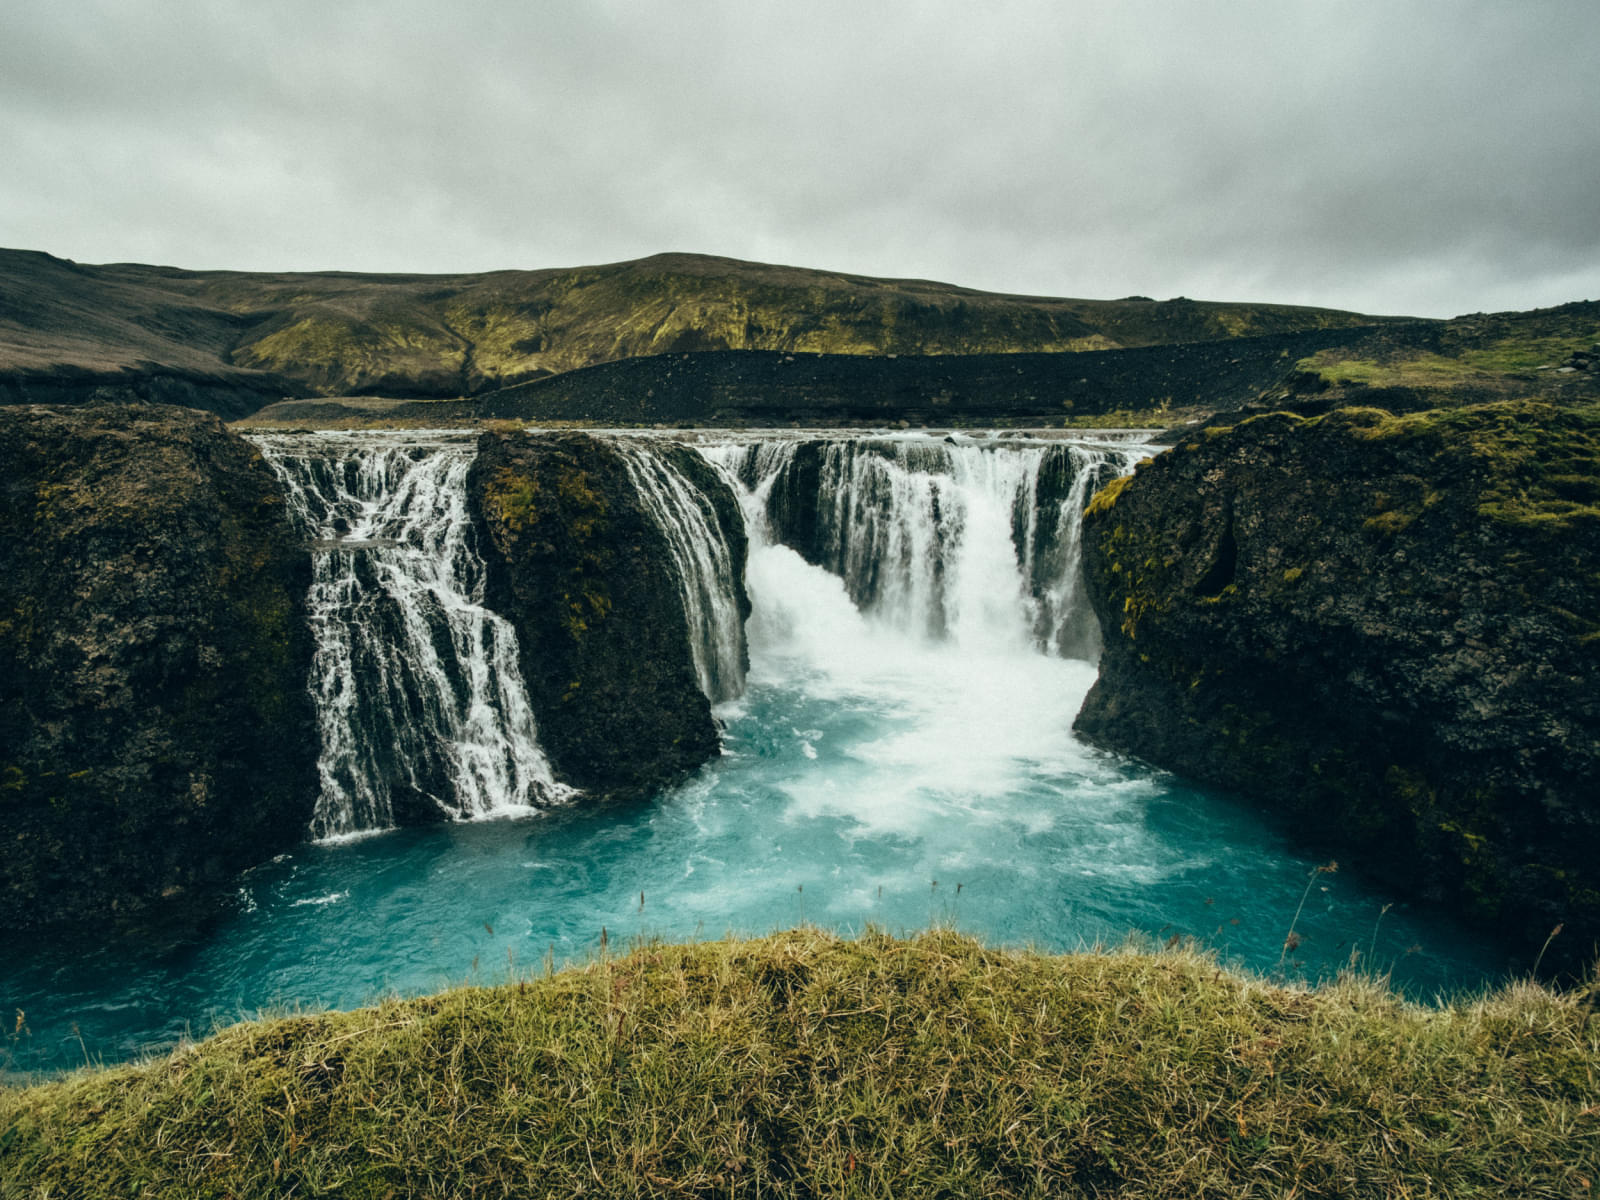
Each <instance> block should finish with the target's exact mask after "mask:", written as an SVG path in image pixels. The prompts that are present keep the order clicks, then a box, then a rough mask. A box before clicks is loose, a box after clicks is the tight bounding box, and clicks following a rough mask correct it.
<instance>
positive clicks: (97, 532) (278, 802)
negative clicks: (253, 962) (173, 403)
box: [0, 404, 317, 930]
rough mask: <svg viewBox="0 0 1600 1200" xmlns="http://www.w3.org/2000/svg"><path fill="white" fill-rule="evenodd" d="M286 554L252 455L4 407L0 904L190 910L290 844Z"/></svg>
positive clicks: (126, 420)
mask: <svg viewBox="0 0 1600 1200" xmlns="http://www.w3.org/2000/svg"><path fill="white" fill-rule="evenodd" d="M308 580H309V563H308V560H307V556H306V553H305V550H304V548H303V547H302V546H300V545H299V544H298V542H297V539H296V538H295V536H294V535H293V533H292V532H291V530H290V527H289V524H288V520H287V518H286V516H285V512H284V504H283V499H282V497H281V495H280V494H279V491H278V488H277V485H276V482H275V480H274V478H273V475H272V473H271V471H270V470H269V468H268V467H267V465H266V464H265V463H264V462H263V461H262V459H261V456H260V454H259V453H258V452H257V451H256V450H255V448H254V447H252V446H251V445H250V444H249V443H247V442H246V441H244V440H243V439H242V438H240V437H237V436H236V435H234V434H232V433H229V432H228V431H227V430H225V429H224V428H223V426H222V423H221V422H220V421H219V420H218V419H217V418H216V417H214V416H208V415H207V414H204V413H200V412H196V411H193V410H190V409H183V408H171V407H163V406H155V405H149V406H147V405H123V404H117V405H95V406H87V407H77V408H69V409H59V410H56V409H51V408H46V407H41V406H11V407H0V837H3V844H4V852H3V853H0V912H3V914H4V916H3V922H4V924H5V926H6V927H7V929H8V930H15V929H19V928H26V927H30V926H42V925H47V924H54V923H58V922H68V923H71V922H79V921H90V920H101V919H104V918H106V917H108V916H110V917H113V918H115V919H122V918H129V919H132V920H136V921H144V920H146V919H152V920H155V919H165V918H166V917H169V916H171V917H175V918H180V919H185V920H186V919H190V918H193V917H196V916H198V915H200V914H202V913H204V912H205V911H207V910H208V909H209V907H210V905H211V903H212V902H214V901H215V900H216V898H217V897H218V896H220V895H222V894H224V893H225V892H227V891H231V890H232V888H233V880H234V876H235V875H236V873H237V872H238V871H239V870H240V869H242V868H244V867H246V866H248V865H251V864H253V863H256V862H259V861H261V860H262V859H264V858H266V857H269V856H270V855H271V854H273V853H274V852H275V851H277V850H279V849H281V848H284V847H286V846H289V845H292V844H293V843H295V842H296V841H298V840H300V838H301V837H302V836H303V835H304V832H305V828H306V822H307V820H308V819H309V817H310V813H311V806H312V802H313V799H314V797H315V794H316V770H315V764H316V754H317V735H316V727H315V724H314V722H313V718H312V712H311V703H310V697H309V695H308V693H307V691H306V686H305V681H306V672H307V670H308V667H309V663H310V657H311V640H310V635H309V632H308V630H307V629H306V625H305V619H304V612H303V604H304V595H305V590H306V585H307V582H308Z"/></svg>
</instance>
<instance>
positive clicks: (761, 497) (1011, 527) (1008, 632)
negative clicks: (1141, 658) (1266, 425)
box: [702, 435, 1151, 661]
mask: <svg viewBox="0 0 1600 1200" xmlns="http://www.w3.org/2000/svg"><path fill="white" fill-rule="evenodd" d="M1150 452H1151V448H1150V447H1149V446H1148V445H1147V444H1145V443H1144V442H1143V441H1140V440H1135V439H1130V438H1126V437H1121V438H1118V437H1106V438H1087V437H1086V438H1078V439H1072V440H1067V439H1052V440H1042V439H1005V438H987V439H982V440H979V439H973V438H959V439H957V438H954V437H949V438H945V439H943V440H938V439H935V438H932V437H929V436H927V435H908V436H901V437H876V438H860V437H855V438H839V437H833V438H815V437H813V438H810V439H806V438H803V437H801V438H773V439H763V440H757V441H743V440H731V439H730V440H728V441H724V442H719V443H716V444H708V445H705V446H703V447H702V453H704V454H705V455H706V456H707V457H708V458H709V459H710V460H711V461H712V462H713V463H715V464H716V465H717V466H718V467H720V468H721V469H722V470H723V472H724V473H725V474H726V475H728V476H729V477H731V478H732V479H734V480H736V481H737V482H738V483H739V484H740V485H741V488H742V490H743V499H744V503H745V505H746V510H747V513H748V514H749V515H750V518H751V522H750V523H751V528H752V530H753V531H756V532H758V533H760V534H762V535H764V536H765V538H766V539H767V540H770V541H773V542H778V543H782V544H784V545H788V546H791V547H792V548H794V549H796V550H798V551H799V552H800V553H801V554H802V555H803V556H805V557H806V558H808V559H809V560H811V561H812V562H814V563H816V564H817V565H819V566H822V567H824V568H826V569H827V570H829V571H831V572H833V573H834V574H836V575H838V576H839V577H840V578H841V579H843V580H844V583H845V587H846V589H847V591H848V592H849V594H850V597H851V599H852V600H854V601H855V603H856V604H857V606H858V607H860V608H861V609H862V610H863V611H864V612H867V613H869V614H871V615H873V616H874V617H876V618H877V619H879V620H881V621H884V622H886V623H887V624H889V625H891V626H893V627H895V628H899V629H902V630H905V631H908V632H916V633H920V634H922V635H924V636H928V637H933V638H944V639H949V640H953V641H955V642H958V643H961V644H965V645H970V646H974V647H984V648H990V649H1004V648H1007V647H1020V646H1030V645H1031V646H1032V647H1033V648H1035V649H1037V650H1040V651H1042V652H1044V653H1047V654H1051V655H1055V656H1062V657H1071V658H1082V659H1087V660H1090V661H1092V660H1094V659H1095V658H1097V657H1098V656H1099V648H1100V643H1099V628H1098V626H1097V625H1096V623H1095V620H1094V615H1093V613H1092V611H1091V610H1090V609H1089V606H1088V604H1087V602H1086V601H1085V598H1084V597H1083V594H1082V589H1083V584H1082V555H1081V549H1082V547H1081V544H1080V539H1081V522H1082V517H1083V508H1084V505H1085V504H1086V503H1087V501H1088V498H1089V496H1090V495H1092V494H1093V492H1094V491H1095V489H1096V488H1098V487H1099V486H1101V485H1102V484H1104V483H1106V482H1109V481H1110V480H1111V479H1113V478H1115V477H1116V476H1118V475H1122V474H1125V473H1127V472H1128V471H1130V470H1132V469H1133V465H1134V463H1135V462H1137V461H1138V460H1139V459H1140V458H1142V457H1144V456H1146V455H1147V454H1149V453H1150Z"/></svg>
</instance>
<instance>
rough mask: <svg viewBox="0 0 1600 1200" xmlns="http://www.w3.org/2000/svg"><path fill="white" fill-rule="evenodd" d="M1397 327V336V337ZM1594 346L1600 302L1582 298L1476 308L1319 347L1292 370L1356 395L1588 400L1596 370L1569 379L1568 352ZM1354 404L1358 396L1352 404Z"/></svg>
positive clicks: (1599, 340)
mask: <svg viewBox="0 0 1600 1200" xmlns="http://www.w3.org/2000/svg"><path fill="white" fill-rule="evenodd" d="M1402 332H1403V336H1402ZM1596 344H1600V302H1596V301H1583V302H1577V303H1573V304H1565V305H1561V306H1559V307H1556V308H1548V309H1535V310H1533V311H1530V312H1522V313H1494V314H1485V313H1477V314H1473V315H1471V316H1466V317H1457V318H1455V319H1454V320H1451V321H1446V322H1442V323H1438V324H1435V325H1427V326H1415V327H1405V328H1404V329H1403V331H1402V330H1401V329H1396V330H1395V331H1394V332H1393V334H1391V335H1389V336H1385V335H1383V334H1382V333H1380V334H1378V335H1375V336H1371V337H1367V338H1364V339H1361V340H1360V341H1357V342H1353V343H1352V344H1350V345H1348V346H1344V347H1337V348H1330V349H1326V350H1321V351H1318V352H1317V353H1316V354H1313V355H1310V356H1308V357H1306V358H1304V359H1302V360H1301V361H1300V362H1299V363H1298V364H1297V369H1298V370H1299V371H1301V372H1303V373H1305V374H1307V375H1309V376H1312V377H1314V379H1315V381H1316V385H1317V386H1324V387H1331V388H1333V389H1334V390H1335V391H1337V392H1340V393H1343V394H1345V395H1346V396H1348V397H1349V398H1350V399H1352V400H1354V399H1355V396H1354V395H1353V394H1352V393H1354V392H1357V391H1359V390H1360V389H1363V388H1377V389H1403V390H1407V391H1415V392H1422V393H1432V394H1435V395H1436V397H1437V398H1436V399H1435V401H1434V402H1435V403H1437V404H1448V403H1451V401H1450V399H1449V395H1450V393H1452V392H1454V393H1458V394H1471V395H1477V396H1479V397H1487V398H1492V397H1493V396H1495V395H1499V396H1527V395H1535V394H1541V393H1543V394H1555V395H1560V394H1564V393H1566V392H1576V393H1578V398H1579V399H1580V400H1581V399H1582V398H1584V396H1585V394H1587V396H1588V397H1589V398H1591V399H1592V398H1593V395H1594V392H1593V391H1592V390H1591V391H1589V392H1588V393H1585V391H1584V389H1586V388H1588V389H1593V388H1594V386H1595V382H1596V381H1595V379H1594V378H1591V377H1589V376H1590V375H1591V374H1596V373H1588V372H1585V373H1580V375H1579V377H1578V378H1567V377H1563V376H1562V375H1561V374H1560V368H1561V367H1562V365H1563V364H1564V363H1565V362H1566V361H1567V360H1568V359H1569V357H1570V356H1571V355H1573V354H1574V353H1577V352H1584V351H1588V350H1590V349H1591V347H1593V346H1594V345H1596ZM1357 402H1359V401H1357Z"/></svg>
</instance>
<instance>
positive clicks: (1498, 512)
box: [1077, 401, 1600, 970]
mask: <svg viewBox="0 0 1600 1200" xmlns="http://www.w3.org/2000/svg"><path fill="white" fill-rule="evenodd" d="M1084 536H1085V567H1086V575H1087V584H1088V588H1089V592H1090V596H1091V599H1092V602H1093V604H1094V607H1095V610H1096V612H1097V614H1098V616H1099V618H1100V623H1101V626H1102V628H1103V630H1104V631H1105V637H1106V645H1105V653H1104V657H1103V659H1102V661H1101V671H1100V678H1099V682H1098V683H1097V684H1096V685H1095V687H1094V689H1093V691H1092V692H1091V693H1090V695H1089V697H1088V699H1087V701H1086V702H1085V705H1084V708H1083V711H1082V713H1081V714H1080V715H1079V717H1078V721H1077V728H1078V729H1079V731H1080V732H1082V733H1083V734H1085V735H1087V736H1088V737H1089V738H1091V739H1092V740H1094V741H1097V742H1099V743H1102V744H1104V745H1107V746H1110V747H1114V748H1116V749H1118V750H1121V751H1124V752H1127V753H1130V754H1134V755H1138V756H1140V757H1143V758H1146V759H1148V760H1150V761H1152V762H1154V763H1156V764H1159V765H1161V766H1163V767H1167V768H1170V769H1172V770H1174V771H1177V772H1180V773H1182V774H1185V775H1188V776H1191V777H1194V778H1196V779H1199V780H1203V781H1206V782H1209V783H1213V784H1217V785H1221V786H1224V787H1227V788H1232V789H1237V790H1239V791H1242V792H1245V793H1248V794H1249V795H1252V796H1255V797H1258V798H1259V799H1260V800H1261V801H1262V802H1263V803H1264V804H1266V805H1267V806H1269V807H1270V808H1271V809H1273V810H1274V811H1276V812H1277V813H1279V814H1281V815H1282V816H1283V817H1284V818H1285V819H1286V820H1287V821H1288V822H1289V823H1290V824H1291V825H1292V826H1293V827H1294V828H1295V829H1297V830H1298V831H1300V832H1302V833H1304V834H1306V835H1308V836H1310V837H1314V838H1317V839H1319V840H1323V841H1331V842H1333V843H1334V844H1338V845H1342V846H1344V847H1345V853H1347V854H1348V856H1349V858H1350V859H1352V860H1354V862H1355V865H1357V866H1359V867H1361V868H1364V869H1366V870H1368V871H1370V872H1373V873H1375V874H1377V875H1380V876H1382V877H1385V878H1387V879H1388V880H1390V881H1392V882H1393V883H1394V884H1395V885H1396V886H1397V887H1398V888H1401V889H1403V890H1407V891H1412V892H1420V893H1421V894H1422V895H1424V896H1426V897H1429V898H1432V899H1435V900H1441V901H1446V902H1449V903H1451V904H1454V905H1456V906H1459V908H1460V909H1461V910H1462V911H1463V913H1465V914H1466V915H1467V916H1468V917H1470V918H1471V919H1474V920H1478V921H1482V922H1487V923H1492V924H1494V925H1496V926H1498V927H1499V928H1501V929H1502V930H1504V931H1505V932H1506V934H1507V935H1508V940H1509V945H1510V946H1511V948H1512V950H1513V952H1514V953H1516V954H1518V955H1520V956H1521V957H1522V959H1523V961H1524V962H1526V961H1528V960H1530V959H1532V958H1533V957H1534V956H1535V954H1536V953H1537V952H1538V950H1539V948H1540V945H1541V943H1542V942H1543V941H1544V940H1545V938H1546V937H1547V935H1548V934H1549V931H1550V930H1551V929H1552V928H1553V927H1554V926H1555V925H1557V924H1558V923H1560V924H1562V925H1564V929H1563V932H1562V934H1561V935H1560V936H1559V937H1557V938H1556V939H1555V941H1554V942H1553V943H1552V944H1551V948H1550V951H1549V955H1548V956H1547V958H1546V963H1545V965H1546V966H1549V965H1551V964H1552V963H1560V964H1564V965H1565V966H1567V967H1569V968H1571V969H1574V970H1576V969H1579V968H1581V967H1582V966H1583V965H1584V964H1585V963H1586V962H1588V961H1591V960H1592V958H1593V956H1594V953H1595V943H1596V941H1597V939H1600V866H1597V864H1600V688H1597V687H1596V686H1595V685H1596V681H1597V680H1600V407H1595V406H1589V407H1586V408H1562V407H1557V406H1553V405H1549V404H1541V403H1535V402H1529V401H1510V402H1504V403H1496V404H1489V405H1483V406H1479V407H1475V408H1466V409H1461V410H1456V411H1450V412H1440V411H1434V412H1425V413H1416V414H1408V415H1404V416H1394V415H1391V414H1390V413H1387V412H1384V411H1381V410H1377V409H1341V410H1338V411H1335V412H1333V413H1330V414H1328V415H1326V416H1323V417H1318V418H1313V419H1302V418H1299V417H1295V416H1289V415H1272V416H1263V417H1258V418H1254V419H1251V420H1249V421H1246V422H1244V423H1242V424H1240V425H1238V426H1236V427H1233V428H1231V429H1230V428H1216V429H1210V430H1207V431H1205V432H1204V433H1202V434H1200V435H1197V436H1195V437H1194V438H1193V439H1191V440H1188V441H1186V442H1184V443H1182V444H1180V445H1178V446H1177V447H1176V448H1175V449H1173V450H1171V451H1170V452H1168V453H1165V454H1162V455H1161V456H1159V457H1158V458H1156V459H1154V460H1151V461H1149V462H1147V463H1146V464H1144V465H1143V466H1142V467H1141V468H1140V469H1139V470H1138V472H1137V473H1136V474H1135V475H1134V476H1132V477H1130V478H1128V479H1126V480H1119V481H1117V482H1115V483H1113V484H1111V485H1110V486H1108V487H1107V488H1106V489H1104V490H1103V491H1102V492H1101V493H1100V494H1099V495H1098V496H1097V497H1096V499H1095V501H1094V503H1093V504H1092V505H1091V507H1090V509H1089V512H1088V515H1087V517H1086V520H1085V535H1084Z"/></svg>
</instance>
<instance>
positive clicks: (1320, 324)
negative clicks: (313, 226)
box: [0, 250, 1371, 398]
mask: <svg viewBox="0 0 1600 1200" xmlns="http://www.w3.org/2000/svg"><path fill="white" fill-rule="evenodd" d="M1370 322H1371V318H1367V317H1362V316H1359V315H1357V314H1354V313H1347V312H1341V311H1338V310H1334V309H1322V308H1302V307H1296V306H1292V305H1273V304H1230V303H1209V302H1203V301H1192V300H1187V299H1182V298H1179V299H1174V300H1168V301H1154V300H1148V299H1140V298H1130V299H1126V300H1067V299H1053V298H1047V297H1036V296H1010V295H1000V294H996V293H991V292H980V291H976V290H973V289H970V288H961V287H954V286H952V285H949V284H942V283H932V282H928V281H924V280H903V279H874V278H870V277H867V276H860V275H846V274H840V273H837V272H829V271H817V270H806V269H801V268H796V267H781V266H768V265H765V264H761V263H749V262H740V261H738V260H735V259H727V258H713V257H710V256H706V255H693V254H659V255H655V256H653V257H651V258H645V259H639V260H637V261H634V262H622V263H612V264H608V265H604V266H592V267H580V268H574V269H560V270H536V271H494V272H489V273H485V274H476V275H470V274H462V275H363V274H355V273H349V272H336V271H331V272H319V273H298V274H271V273H264V272H236V271H181V270H177V269H174V268H170V267H153V266H144V265H139V264H128V263H122V264H113V265H108V266H88V265H82V264H78V263H73V262H68V261H66V260H63V259H58V258H53V257H52V256H50V255H47V254H40V253H35V252H28V251H15V250H0V381H3V380H4V377H6V376H8V375H11V376H15V377H19V378H22V377H32V378H35V379H37V378H38V377H39V376H41V374H44V375H47V374H48V373H50V372H59V371H62V370H64V369H70V370H72V371H76V372H79V373H92V374H95V375H97V376H112V375H115V374H117V373H131V372H150V371H167V372H174V371H181V372H183V373H185V374H186V375H190V376H204V377H206V378H207V379H209V380H211V381H213V382H219V383H220V382H228V383H231V384H233V385H234V386H237V387H251V388H255V389H256V390H269V391H270V390H272V389H273V388H276V389H277V395H279V396H281V395H286V394H294V395H304V394H312V395H387V396H411V397H418V396H462V395H471V394H475V393H478V392H481V391H486V390H490V389H493V388H497V387H502V386H506V385H509V384H513V383H518V382H522V381H526V380H530V379H536V378H540V377H542V376H545V375H550V374H553V373H558V372H562V371H569V370H572V369H574V368H577V367H583V366H589V365H592V364H594V363H600V362H609V361H613V360H616V359H621V358H628V357H632V356H636V355H650V354H663V353H669V352H671V353H676V352H680V351H693V350H782V351H787V352H796V351H804V352H816V353H831V354H878V353H892V354H973V353H994V352H1012V351H1024V350H1027V351H1059V350H1095V349H1114V348H1118V347H1133V346H1151V345H1171V344H1175V343H1180V342H1191V341H1204V340H1211V339H1218V338H1233V337H1241V336H1249V335H1257V334H1276V333H1289V332H1295V331H1301V330H1307V329H1324V328H1345V327H1353V326H1357V325H1365V324H1369V323H1370ZM273 398H277V397H276V396H274V397H273Z"/></svg>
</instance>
